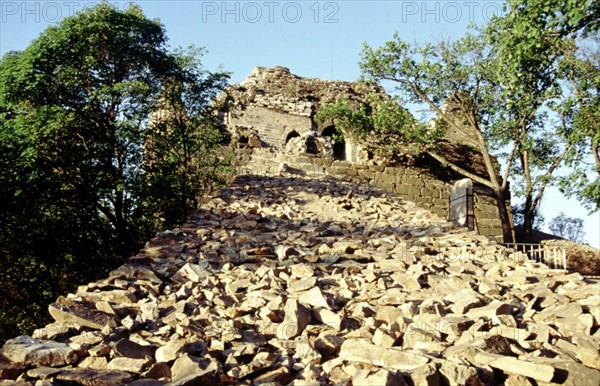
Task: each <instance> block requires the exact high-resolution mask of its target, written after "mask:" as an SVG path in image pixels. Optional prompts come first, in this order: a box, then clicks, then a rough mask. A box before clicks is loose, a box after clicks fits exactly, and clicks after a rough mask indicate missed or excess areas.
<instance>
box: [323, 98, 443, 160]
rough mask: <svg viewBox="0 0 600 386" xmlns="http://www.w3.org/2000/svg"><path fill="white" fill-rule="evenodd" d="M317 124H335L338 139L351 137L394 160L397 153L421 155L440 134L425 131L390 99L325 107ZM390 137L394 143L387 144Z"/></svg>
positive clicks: (374, 151)
mask: <svg viewBox="0 0 600 386" xmlns="http://www.w3.org/2000/svg"><path fill="white" fill-rule="evenodd" d="M315 119H316V120H317V121H318V122H325V121H328V120H330V121H334V123H335V127H336V129H337V130H339V131H340V133H339V135H340V136H342V137H343V136H350V137H353V138H355V139H358V140H359V141H360V142H361V143H363V144H364V145H366V147H367V149H368V150H369V151H370V152H372V153H377V154H380V155H383V156H394V155H395V154H396V153H398V152H405V151H411V152H420V151H422V149H423V148H424V147H430V146H432V144H434V143H435V142H436V140H437V139H438V138H439V135H440V133H441V132H440V130H437V129H436V128H432V127H428V126H426V125H424V124H422V123H421V122H419V121H418V120H417V119H415V118H414V117H413V115H412V114H411V113H410V112H409V111H408V110H407V109H405V108H403V107H401V106H400V104H399V103H398V102H397V101H396V100H393V99H383V98H382V97H381V96H376V95H370V96H369V103H368V104H361V105H357V106H351V104H350V102H348V100H346V99H339V100H338V101H336V102H335V103H328V104H324V105H323V106H322V107H321V108H320V109H319V111H318V112H317V114H316V116H315ZM390 137H393V138H394V141H389V140H388V139H389V138H390Z"/></svg>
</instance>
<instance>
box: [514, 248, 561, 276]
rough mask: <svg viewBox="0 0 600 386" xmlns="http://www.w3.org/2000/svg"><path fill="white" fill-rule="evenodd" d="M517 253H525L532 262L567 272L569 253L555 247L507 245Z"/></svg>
mask: <svg viewBox="0 0 600 386" xmlns="http://www.w3.org/2000/svg"><path fill="white" fill-rule="evenodd" d="M504 245H505V246H506V247H508V248H512V249H514V250H515V251H516V252H523V253H525V254H526V255H527V257H528V258H529V259H530V260H535V261H537V262H539V263H544V264H546V265H547V266H548V267H550V268H554V269H564V270H567V251H566V249H565V248H561V247H557V246H555V245H544V244H528V243H505V244H504Z"/></svg>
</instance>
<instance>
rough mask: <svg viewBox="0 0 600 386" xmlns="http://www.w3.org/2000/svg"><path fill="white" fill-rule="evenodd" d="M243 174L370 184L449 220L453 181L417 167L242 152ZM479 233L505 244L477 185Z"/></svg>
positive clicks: (494, 212) (490, 205) (488, 199)
mask: <svg viewBox="0 0 600 386" xmlns="http://www.w3.org/2000/svg"><path fill="white" fill-rule="evenodd" d="M238 165H239V173H242V174H243V173H250V174H262V175H278V174H280V173H282V172H283V173H284V172H288V173H292V174H294V173H296V174H300V175H307V176H312V177H315V178H319V177H324V176H333V177H336V178H339V179H341V180H344V181H348V182H355V183H368V184H371V185H373V186H376V187H378V188H380V189H384V190H386V191H389V192H393V193H396V194H398V195H399V196H400V197H402V198H403V199H406V200H409V201H413V202H415V203H416V204H418V205H419V206H421V207H423V208H425V209H429V210H430V211H431V212H433V213H435V214H436V215H438V216H440V217H442V218H448V211H449V197H450V191H451V189H452V183H453V181H442V180H440V179H437V178H436V177H435V176H432V175H431V172H430V170H427V169H423V168H419V167H416V166H393V167H392V166H383V165H375V164H366V163H354V162H348V161H339V160H335V159H334V158H332V157H320V156H314V155H310V154H306V155H294V154H284V153H281V152H277V151H273V150H272V149H267V148H261V149H240V150H239V151H238ZM474 206H475V230H476V231H477V232H478V233H479V234H481V235H484V236H488V237H492V238H495V239H496V240H497V241H502V224H501V222H500V219H499V216H498V209H497V207H496V203H495V200H494V199H493V197H491V195H490V193H489V192H487V191H486V189H484V188H483V187H481V186H477V185H475V189H474Z"/></svg>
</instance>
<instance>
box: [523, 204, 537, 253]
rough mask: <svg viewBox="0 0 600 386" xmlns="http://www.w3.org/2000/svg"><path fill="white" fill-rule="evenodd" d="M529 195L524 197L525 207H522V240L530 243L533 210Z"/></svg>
mask: <svg viewBox="0 0 600 386" xmlns="http://www.w3.org/2000/svg"><path fill="white" fill-rule="evenodd" d="M531 201H532V200H531V196H527V198H525V208H523V241H524V242H526V243H531V242H532V239H533V220H534V216H535V212H534V210H533V208H532V202H531Z"/></svg>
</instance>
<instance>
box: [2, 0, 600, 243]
mask: <svg viewBox="0 0 600 386" xmlns="http://www.w3.org/2000/svg"><path fill="white" fill-rule="evenodd" d="M109 2H110V3H111V4H115V5H117V6H118V7H120V8H124V7H125V6H126V4H127V2H114V1H109ZM97 3H98V2H88V1H22V0H20V1H6V0H0V54H1V55H3V54H5V53H6V52H8V51H11V50H23V49H25V48H26V47H27V45H28V44H29V42H30V41H31V40H32V39H35V38H36V37H37V36H38V35H39V33H40V32H42V31H43V30H44V29H45V28H46V27H47V26H49V25H52V24H56V23H57V22H59V21H60V20H61V19H62V18H63V17H66V16H70V15H72V14H73V13H75V12H77V11H80V10H82V9H84V8H85V7H89V6H91V5H94V4H97ZM136 3H137V4H139V5H140V6H141V7H142V9H143V10H144V13H145V14H146V16H148V17H150V18H158V19H160V20H161V22H162V23H163V24H164V25H165V28H166V31H167V35H168V37H169V43H170V45H171V46H172V47H173V48H175V47H178V46H183V47H186V46H188V45H190V44H195V45H197V46H202V47H206V49H207V50H208V54H207V55H206V56H205V58H204V64H205V66H206V67H207V68H208V69H216V68H217V67H218V66H220V65H222V66H223V68H224V69H225V70H227V71H230V72H232V73H233V74H232V78H231V81H232V82H234V83H235V82H239V81H241V80H243V79H244V78H245V77H246V75H247V74H248V73H250V71H251V70H252V68H254V67H255V66H265V67H272V66H276V65H281V66H285V67H289V68H290V69H291V71H292V72H293V73H295V74H297V75H300V76H305V77H317V78H323V79H340V80H356V79H357V78H358V77H359V76H360V69H359V67H358V61H359V57H360V52H361V48H362V45H363V43H364V42H366V43H368V44H369V45H371V46H379V45H381V44H383V43H384V42H385V41H386V40H389V39H390V38H391V37H392V35H393V34H394V32H396V31H398V33H399V34H400V36H401V37H402V38H404V39H405V40H409V41H418V42H421V43H423V42H427V41H434V40H436V39H439V38H440V37H451V38H458V37H460V36H461V35H462V34H464V33H465V31H466V30H467V26H468V25H469V23H476V24H483V23H485V22H486V21H487V20H489V18H490V17H491V16H492V15H493V14H494V13H499V12H501V10H502V1H494V0H492V1H487V0H483V1H477V0H475V1H437V0H420V1H367V0H363V1H346V0H344V1H316V0H308V1H298V0H296V1H286V0H283V1H275V0H274V1H271V0H265V1H199V0H195V1H154V0H145V1H137V2H136ZM513 201H514V200H513ZM560 211H563V212H565V213H566V214H567V215H569V216H571V217H581V218H584V219H585V231H586V240H587V242H588V243H590V244H591V245H593V246H595V247H597V248H598V247H600V215H599V214H598V213H596V214H594V215H591V216H588V215H587V212H586V211H585V209H583V208H582V207H581V206H580V205H579V204H577V202H576V201H574V200H567V199H565V198H564V197H563V196H562V195H561V194H560V193H558V192H557V191H555V190H550V191H548V192H547V194H546V195H545V198H544V201H543V203H542V212H543V214H544V216H545V218H546V223H548V222H549V221H550V219H552V218H553V217H554V216H556V215H557V214H558V212H560Z"/></svg>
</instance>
